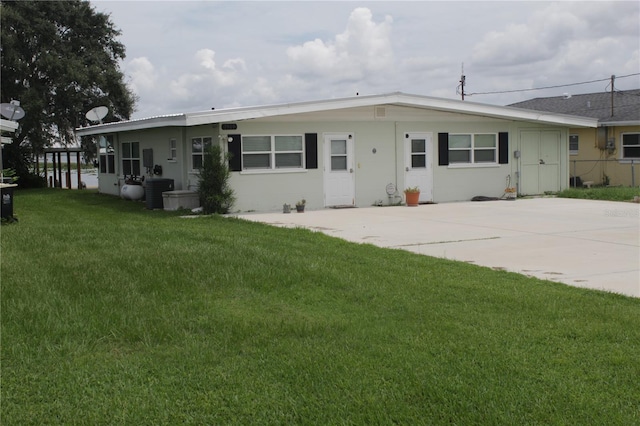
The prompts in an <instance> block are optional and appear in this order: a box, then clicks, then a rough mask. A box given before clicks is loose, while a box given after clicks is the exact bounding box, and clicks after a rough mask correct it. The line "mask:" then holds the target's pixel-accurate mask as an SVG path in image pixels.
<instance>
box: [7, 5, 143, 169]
mask: <svg viewBox="0 0 640 426" xmlns="http://www.w3.org/2000/svg"><path fill="white" fill-rule="evenodd" d="M0 19H1V22H0V24H1V38H0V54H1V56H0V66H1V69H0V71H1V90H0V97H1V100H2V102H3V103H4V102H9V101H11V100H12V99H16V100H19V101H20V102H21V107H22V108H23V109H24V110H25V112H26V115H25V117H24V118H23V119H22V120H20V128H19V131H18V132H17V133H16V135H15V136H14V143H13V144H11V145H8V146H7V150H6V151H8V152H6V156H5V159H6V160H8V161H10V158H11V154H18V151H24V150H25V149H27V150H29V151H32V152H35V153H39V152H41V151H42V148H44V147H46V146H49V145H51V144H52V143H53V142H54V141H59V142H61V143H62V144H64V145H66V144H69V143H74V142H75V140H76V139H75V134H74V129H75V128H77V127H79V126H80V125H84V124H86V123H87V120H86V117H85V116H84V114H85V113H86V111H88V110H89V109H91V108H92V107H94V106H98V105H106V106H107V107H108V108H109V111H110V115H109V116H108V117H107V118H106V119H105V122H108V121H120V120H123V119H128V118H129V117H130V116H131V113H132V112H133V109H134V104H135V96H134V95H133V93H132V92H131V91H130V89H129V88H128V87H127V85H126V84H125V82H124V74H123V73H122V71H121V70H120V67H119V61H121V60H122V59H124V57H125V47H124V45H123V44H121V43H120V42H118V41H117V39H116V38H117V37H118V36H119V35H120V31H119V30H118V29H116V28H115V27H114V25H113V23H112V22H111V21H110V18H109V16H108V15H106V14H104V13H98V12H96V11H95V9H94V8H93V7H92V6H91V5H90V4H89V2H87V1H79V0H74V1H4V0H2V1H1V2H0ZM14 157H17V155H14ZM5 166H11V165H10V164H8V165H7V164H5ZM16 169H18V168H17V167H16Z"/></svg>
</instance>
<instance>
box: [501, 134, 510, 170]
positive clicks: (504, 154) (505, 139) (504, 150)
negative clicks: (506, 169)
mask: <svg viewBox="0 0 640 426" xmlns="http://www.w3.org/2000/svg"><path fill="white" fill-rule="evenodd" d="M498 163H500V164H509V133H507V132H500V133H498Z"/></svg>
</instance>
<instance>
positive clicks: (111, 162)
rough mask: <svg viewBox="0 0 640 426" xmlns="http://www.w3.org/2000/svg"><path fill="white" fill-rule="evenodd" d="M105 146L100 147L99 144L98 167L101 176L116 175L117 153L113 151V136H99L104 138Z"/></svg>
mask: <svg viewBox="0 0 640 426" xmlns="http://www.w3.org/2000/svg"><path fill="white" fill-rule="evenodd" d="M103 137H104V142H105V146H104V147H102V146H100V142H98V165H99V171H100V174H109V175H114V174H116V153H115V150H114V149H113V140H114V137H113V135H105V136H98V138H103Z"/></svg>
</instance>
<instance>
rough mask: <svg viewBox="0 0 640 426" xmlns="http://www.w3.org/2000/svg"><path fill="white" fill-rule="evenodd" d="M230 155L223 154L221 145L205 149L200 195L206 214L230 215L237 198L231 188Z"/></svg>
mask: <svg viewBox="0 0 640 426" xmlns="http://www.w3.org/2000/svg"><path fill="white" fill-rule="evenodd" d="M227 160H228V155H225V154H224V153H223V152H222V148H220V145H217V144H212V145H208V146H206V147H205V155H204V158H203V161H202V168H201V169H200V173H199V181H198V195H199V196H200V205H201V206H202V211H203V213H205V214H211V213H219V214H225V213H229V211H230V210H231V207H232V206H233V202H234V201H235V197H234V195H233V189H231V187H230V186H229V176H230V173H229V168H228V167H227V164H228V162H227Z"/></svg>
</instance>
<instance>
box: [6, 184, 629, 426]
mask: <svg viewBox="0 0 640 426" xmlns="http://www.w3.org/2000/svg"><path fill="white" fill-rule="evenodd" d="M14 201H15V206H14V209H15V213H16V216H17V217H18V218H19V219H20V222H19V223H17V224H10V225H5V226H2V228H1V267H2V270H1V274H2V276H1V278H2V281H1V285H2V287H1V308H2V311H1V333H2V334H1V343H2V347H1V372H0V373H1V376H0V377H1V398H2V399H1V404H2V405H1V415H2V418H1V419H0V421H1V423H2V424H3V425H29V424H34V425H35V424H38V425H40V424H92V425H93V424H96V425H99V424H117V425H120V424H131V425H134V424H135V425H144V424H149V425H159V424H167V425H173V424H238V425H247V424H256V425H269V424H314V425H315V424H323V425H324V424H327V425H328V424H332V425H333V424H358V425H360V424H363V425H364V424H366V425H368V424H406V425H416V424H425V425H440V424H442V425H452V424H456V425H472V424H476V425H491V424H504V425H507V424H508V425H517V424H563V425H586V424H594V425H595V424H607V425H625V426H626V425H632V424H640V381H639V380H638V377H640V358H639V354H640V299H634V298H631V297H624V296H620V295H615V294H607V293H602V292H596V291H589V290H585V289H580V288H575V287H569V286H565V285H562V284H556V283H552V282H548V281H541V280H538V279H534V278H528V277H524V276H521V275H517V274H513V273H508V272H504V271H494V270H491V269H488V268H482V267H478V266H474V265H470V264H466V263H457V262H453V261H448V260H444V259H435V258H430V257H426V256H420V255H417V254H412V253H409V252H406V251H402V250H390V249H382V248H377V247H374V246H371V245H358V244H353V243H348V242H345V241H342V240H338V239H335V238H331V237H328V236H326V235H323V234H321V233H314V232H311V231H308V230H302V229H283V228H275V227H269V226H267V225H264V224H259V223H251V222H246V221H241V220H237V219H229V218H222V217H202V218H197V219H182V218H179V217H178V215H177V214H176V213H169V212H163V211H148V210H146V209H144V206H143V204H142V203H136V202H127V201H123V200H119V199H116V198H113V197H108V196H103V195H98V194H96V193H95V192H90V191H66V190H53V189H48V190H31V191H17V192H16V194H15V200H14Z"/></svg>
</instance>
